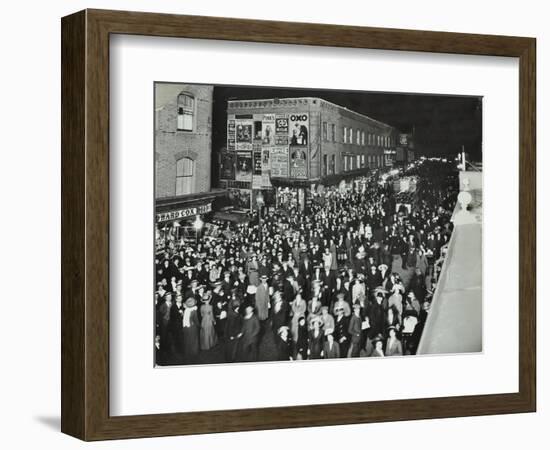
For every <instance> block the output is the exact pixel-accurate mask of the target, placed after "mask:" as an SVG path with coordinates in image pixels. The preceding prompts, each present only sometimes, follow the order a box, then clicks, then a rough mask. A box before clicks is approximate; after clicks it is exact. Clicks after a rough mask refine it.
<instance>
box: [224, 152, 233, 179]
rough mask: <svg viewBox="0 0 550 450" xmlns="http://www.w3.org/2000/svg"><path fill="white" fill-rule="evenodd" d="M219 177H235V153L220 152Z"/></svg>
mask: <svg viewBox="0 0 550 450" xmlns="http://www.w3.org/2000/svg"><path fill="white" fill-rule="evenodd" d="M220 178H221V179H222V180H234V179H235V153H233V152H222V153H221V161H220Z"/></svg>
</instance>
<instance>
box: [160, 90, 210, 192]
mask: <svg viewBox="0 0 550 450" xmlns="http://www.w3.org/2000/svg"><path fill="white" fill-rule="evenodd" d="M176 87H177V89H176ZM155 88H156V89H157V90H162V89H169V90H170V92H171V93H172V94H171V95H170V96H166V93H165V92H162V94H164V95H163V98H166V103H164V105H162V106H157V111H156V115H155V119H156V120H155V198H157V199H161V198H165V197H173V196H175V195H176V161H177V160H178V159H181V158H184V157H188V158H191V159H192V160H193V161H194V169H195V172H194V173H195V176H194V183H193V190H194V192H193V193H200V192H208V191H210V188H211V179H210V166H211V159H212V101H213V87H212V86H206V85H205V86H201V85H185V84H181V85H174V84H167V85H163V84H157V85H156V86H155ZM157 92H158V91H157ZM180 92H185V93H188V94H190V95H192V96H193V97H194V98H195V103H194V118H193V130H192V131H178V130H177V117H178V114H177V112H178V110H177V99H178V94H179V93H180Z"/></svg>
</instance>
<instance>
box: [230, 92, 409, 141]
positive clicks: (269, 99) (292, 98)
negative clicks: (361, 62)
mask: <svg viewBox="0 0 550 450" xmlns="http://www.w3.org/2000/svg"><path fill="white" fill-rule="evenodd" d="M275 100H320V101H321V102H324V103H326V104H328V105H331V106H334V107H336V108H338V109H341V110H343V111H347V112H350V113H352V114H355V115H357V116H360V117H363V118H365V119H368V120H370V121H372V122H374V123H376V124H378V125H381V126H382V127H386V128H388V127H389V128H393V129H395V130H397V131H398V132H399V133H401V131H400V130H399V129H398V128H397V127H394V126H393V125H390V124H387V123H384V122H381V121H380V120H376V119H373V118H372V117H370V116H366V115H365V114H361V113H359V112H357V111H354V110H353V109H349V108H346V107H345V106H342V105H338V104H336V103H332V102H329V101H328V100H325V99H324V98H321V97H281V98H279V97H276V98H250V99H245V100H228V101H227V106H228V108H229V106H230V104H231V103H240V102H258V101H264V102H269V101H271V102H274V101H275Z"/></svg>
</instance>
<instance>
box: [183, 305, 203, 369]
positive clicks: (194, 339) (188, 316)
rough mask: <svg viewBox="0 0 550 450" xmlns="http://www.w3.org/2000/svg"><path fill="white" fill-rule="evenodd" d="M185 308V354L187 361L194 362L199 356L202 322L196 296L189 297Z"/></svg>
mask: <svg viewBox="0 0 550 450" xmlns="http://www.w3.org/2000/svg"><path fill="white" fill-rule="evenodd" d="M184 306H185V308H184V310H183V318H182V325H183V356H184V359H185V363H186V364H189V363H194V362H196V361H197V359H198V356H199V334H200V322H199V317H198V315H197V301H196V300H195V297H188V298H187V300H185V303H184Z"/></svg>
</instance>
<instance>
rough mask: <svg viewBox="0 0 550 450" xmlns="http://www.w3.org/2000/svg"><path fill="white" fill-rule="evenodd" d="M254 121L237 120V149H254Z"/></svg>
mask: <svg viewBox="0 0 550 450" xmlns="http://www.w3.org/2000/svg"><path fill="white" fill-rule="evenodd" d="M252 132H253V131H252V121H251V120H235V148H236V149H237V150H248V151H251V150H252Z"/></svg>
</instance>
